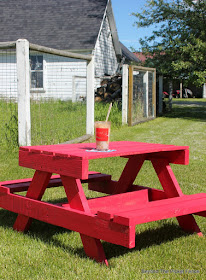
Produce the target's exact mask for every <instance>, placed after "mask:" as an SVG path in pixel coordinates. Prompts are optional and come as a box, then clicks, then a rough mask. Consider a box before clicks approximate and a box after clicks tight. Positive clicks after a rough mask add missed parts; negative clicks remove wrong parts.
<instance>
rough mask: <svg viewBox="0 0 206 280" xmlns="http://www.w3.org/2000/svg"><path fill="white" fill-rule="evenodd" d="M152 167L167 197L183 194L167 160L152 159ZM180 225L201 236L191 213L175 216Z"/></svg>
mask: <svg viewBox="0 0 206 280" xmlns="http://www.w3.org/2000/svg"><path fill="white" fill-rule="evenodd" d="M152 164H153V167H154V169H155V171H156V173H157V176H158V178H159V180H160V183H161V185H162V187H163V189H164V191H165V194H166V196H167V197H168V198H172V197H178V196H183V193H182V191H181V189H180V186H179V184H178V182H177V179H176V178H175V175H174V173H173V171H172V169H171V167H170V165H169V162H168V161H167V160H164V159H162V160H160V159H159V160H152ZM177 221H178V223H179V225H180V227H181V228H182V229H183V230H185V231H189V232H196V233H197V234H198V235H199V236H202V232H201V231H200V228H199V227H198V225H197V223H196V221H195V218H194V217H193V216H192V215H185V216H180V217H177Z"/></svg>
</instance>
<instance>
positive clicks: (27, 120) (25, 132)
mask: <svg viewBox="0 0 206 280" xmlns="http://www.w3.org/2000/svg"><path fill="white" fill-rule="evenodd" d="M16 59H17V90H18V141H19V146H30V145H31V116H30V66H29V42H28V41H27V40H25V39H19V40H17V42H16Z"/></svg>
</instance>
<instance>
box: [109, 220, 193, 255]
mask: <svg viewBox="0 0 206 280" xmlns="http://www.w3.org/2000/svg"><path fill="white" fill-rule="evenodd" d="M191 234H192V233H188V232H184V231H183V230H182V229H181V228H180V227H179V226H178V225H175V224H163V225H161V226H160V227H158V228H155V229H152V228H151V229H147V230H144V231H143V232H141V233H139V234H136V239H135V241H136V245H135V247H134V248H132V249H128V248H125V247H122V246H118V245H115V244H111V243H104V249H105V252H106V256H107V259H108V260H109V259H111V258H113V257H118V256H120V255H121V256H122V255H124V254H127V253H128V252H133V251H141V250H143V249H145V248H148V247H151V246H153V245H156V246H158V245H161V244H163V243H167V242H170V241H172V240H175V239H178V238H181V237H183V236H189V235H191Z"/></svg>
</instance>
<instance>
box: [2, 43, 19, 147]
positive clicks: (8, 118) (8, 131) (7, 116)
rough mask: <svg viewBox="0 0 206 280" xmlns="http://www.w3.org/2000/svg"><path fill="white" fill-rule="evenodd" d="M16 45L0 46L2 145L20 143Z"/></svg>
mask: <svg viewBox="0 0 206 280" xmlns="http://www.w3.org/2000/svg"><path fill="white" fill-rule="evenodd" d="M17 97H18V94H17V74H16V49H15V47H8V48H6V47H3V48H0V120H1V121H0V145H1V147H5V145H8V146H17V145H18V104H17Z"/></svg>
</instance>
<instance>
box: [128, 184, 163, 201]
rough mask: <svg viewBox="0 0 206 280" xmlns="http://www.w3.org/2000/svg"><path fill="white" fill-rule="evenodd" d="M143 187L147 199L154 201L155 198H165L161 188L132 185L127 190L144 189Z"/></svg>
mask: <svg viewBox="0 0 206 280" xmlns="http://www.w3.org/2000/svg"><path fill="white" fill-rule="evenodd" d="M145 189H146V190H148V197H149V201H155V200H161V199H165V198H167V196H166V195H165V192H164V191H163V190H159V189H153V188H149V187H144V186H137V185H132V186H131V188H130V189H129V191H130V192H132V191H138V190H145Z"/></svg>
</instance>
